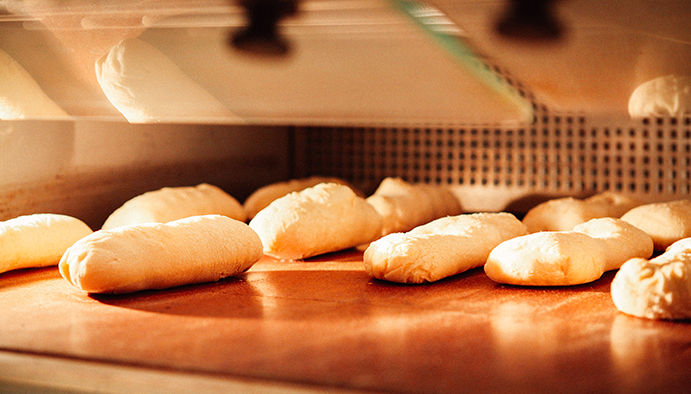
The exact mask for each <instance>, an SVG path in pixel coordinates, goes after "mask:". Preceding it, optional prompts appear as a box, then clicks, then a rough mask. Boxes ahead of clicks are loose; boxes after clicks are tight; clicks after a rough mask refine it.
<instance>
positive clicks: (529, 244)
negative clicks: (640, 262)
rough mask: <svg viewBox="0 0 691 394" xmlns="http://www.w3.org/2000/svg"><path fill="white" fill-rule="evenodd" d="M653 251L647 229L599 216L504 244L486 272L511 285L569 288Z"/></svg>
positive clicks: (497, 248)
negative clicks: (643, 229)
mask: <svg viewBox="0 0 691 394" xmlns="http://www.w3.org/2000/svg"><path fill="white" fill-rule="evenodd" d="M652 254H653V242H652V239H650V237H649V236H648V235H647V234H645V233H644V232H643V231H641V230H639V229H638V228H636V227H634V226H632V225H631V224H629V223H627V222H625V221H623V220H621V219H615V218H598V219H591V220H589V221H587V222H585V223H582V224H580V225H578V226H576V227H574V229H573V231H543V232H538V233H532V234H529V235H526V236H522V237H518V238H514V239H511V240H508V241H506V242H503V243H501V244H500V245H499V246H497V247H496V248H494V250H492V252H491V253H490V255H489V257H488V259H487V263H486V264H485V273H486V274H487V276H489V277H490V279H492V280H494V281H495V282H499V283H506V284H511V285H522V286H570V285H578V284H583V283H588V282H592V281H594V280H597V279H599V278H600V277H601V276H602V274H603V273H605V272H606V271H609V270H613V269H617V268H619V267H620V266H621V265H622V264H623V263H624V262H625V261H627V260H628V259H630V258H633V257H645V258H648V257H650V256H651V255H652Z"/></svg>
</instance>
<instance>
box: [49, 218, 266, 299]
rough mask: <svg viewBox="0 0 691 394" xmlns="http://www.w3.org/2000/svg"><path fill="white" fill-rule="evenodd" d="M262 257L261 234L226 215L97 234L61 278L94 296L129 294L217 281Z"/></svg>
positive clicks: (63, 264) (67, 258)
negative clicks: (94, 294)
mask: <svg viewBox="0 0 691 394" xmlns="http://www.w3.org/2000/svg"><path fill="white" fill-rule="evenodd" d="M261 257H262V244H261V240H260V239H259V237H258V236H257V234H256V233H255V232H254V231H252V230H251V229H250V228H249V226H248V225H247V224H245V223H243V222H241V221H238V220H235V219H231V218H229V217H227V216H222V215H203V216H193V217H189V218H185V219H180V220H176V221H173V222H168V223H144V224H134V225H130V226H123V227H118V228H115V229H113V230H101V231H97V232H95V233H93V234H91V235H90V236H87V237H85V238H82V239H81V240H80V241H78V242H76V243H75V244H74V245H72V247H70V248H69V249H68V250H67V251H66V252H65V254H64V255H63V256H62V259H61V260H60V264H59V267H60V274H62V276H63V277H64V278H65V279H67V280H68V281H69V282H70V283H72V284H73V285H75V286H77V287H78V288H80V289H82V290H84V291H87V292H90V293H129V292H135V291H139V290H146V289H163V288H168V287H174V286H181V285H186V284H192V283H203V282H212V281H216V280H219V279H221V278H225V277H228V276H232V275H236V274H239V273H241V272H244V271H246V270H247V269H249V268H250V267H251V266H252V265H253V264H254V263H255V262H257V261H258V260H259V259H260V258H261Z"/></svg>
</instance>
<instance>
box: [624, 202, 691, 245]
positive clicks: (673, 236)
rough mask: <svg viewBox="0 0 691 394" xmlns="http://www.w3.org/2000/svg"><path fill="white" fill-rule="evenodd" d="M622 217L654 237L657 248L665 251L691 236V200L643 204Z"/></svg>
mask: <svg viewBox="0 0 691 394" xmlns="http://www.w3.org/2000/svg"><path fill="white" fill-rule="evenodd" d="M621 219H622V220H624V221H627V222H629V223H631V224H633V225H634V226H636V227H638V228H639V229H641V230H643V231H645V232H646V233H647V234H648V235H650V237H651V238H652V239H653V243H654V244H655V250H657V251H663V250H665V249H667V247H669V246H670V245H672V244H673V243H674V242H676V241H679V240H680V239H683V238H687V237H691V200H677V201H669V202H661V203H652V204H646V205H641V206H639V207H636V208H634V209H632V210H630V211H629V212H627V213H625V214H624V215H623V216H622V217H621Z"/></svg>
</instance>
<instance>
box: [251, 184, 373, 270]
mask: <svg viewBox="0 0 691 394" xmlns="http://www.w3.org/2000/svg"><path fill="white" fill-rule="evenodd" d="M381 226H382V218H381V216H379V214H378V213H377V211H375V210H374V208H373V207H372V206H371V205H369V204H368V203H367V202H366V201H365V199H364V198H362V197H359V196H358V195H357V194H355V192H353V190H351V189H350V188H349V187H348V186H344V185H339V184H336V183H320V184H318V185H316V186H313V187H310V188H307V189H304V190H302V191H299V192H293V193H290V194H288V195H286V196H283V197H281V198H279V199H277V200H274V201H273V202H272V203H271V204H269V206H268V207H266V208H264V209H263V210H261V211H260V212H259V213H257V216H255V217H254V219H252V220H251V221H250V227H251V228H252V229H254V231H256V232H257V234H259V237H260V238H261V240H262V243H263V244H264V253H265V254H267V255H271V256H274V257H278V258H283V259H288V260H297V259H302V258H307V257H311V256H316V255H320V254H323V253H329V252H335V251H338V250H343V249H348V248H351V247H355V246H358V245H361V244H365V243H368V242H371V241H373V240H375V239H377V238H379V236H380V234H381Z"/></svg>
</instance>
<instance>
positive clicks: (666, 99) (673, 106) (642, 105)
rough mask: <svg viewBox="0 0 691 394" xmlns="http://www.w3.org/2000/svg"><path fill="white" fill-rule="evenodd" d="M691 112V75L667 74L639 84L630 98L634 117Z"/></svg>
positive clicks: (630, 111) (678, 114)
mask: <svg viewBox="0 0 691 394" xmlns="http://www.w3.org/2000/svg"><path fill="white" fill-rule="evenodd" d="M688 113H691V76H679V75H667V76H664V77H659V78H655V79H653V80H650V81H647V82H645V83H642V84H641V85H639V86H638V87H637V88H636V89H635V90H634V91H633V93H632V94H631V97H630V98H629V115H630V116H631V117H632V118H642V117H648V116H681V115H684V114H688Z"/></svg>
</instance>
